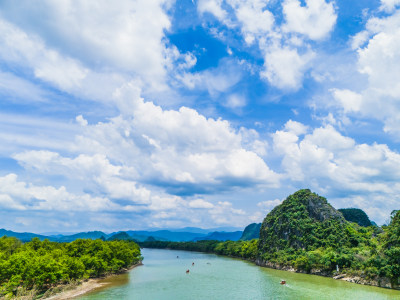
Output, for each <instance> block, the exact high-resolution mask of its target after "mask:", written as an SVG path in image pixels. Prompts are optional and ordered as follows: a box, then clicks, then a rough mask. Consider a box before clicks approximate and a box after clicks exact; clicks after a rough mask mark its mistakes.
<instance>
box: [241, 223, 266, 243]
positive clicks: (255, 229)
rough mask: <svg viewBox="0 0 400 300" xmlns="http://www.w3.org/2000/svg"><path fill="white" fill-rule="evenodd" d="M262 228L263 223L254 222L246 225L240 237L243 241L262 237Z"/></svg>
mask: <svg viewBox="0 0 400 300" xmlns="http://www.w3.org/2000/svg"><path fill="white" fill-rule="evenodd" d="M260 228H261V223H252V224H250V225H248V226H246V228H245V229H244V231H243V234H242V236H241V238H240V239H241V240H242V241H249V240H253V239H258V238H259V237H260Z"/></svg>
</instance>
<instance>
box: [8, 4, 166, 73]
mask: <svg viewBox="0 0 400 300" xmlns="http://www.w3.org/2000/svg"><path fill="white" fill-rule="evenodd" d="M168 5H169V1H165V0H161V1H146V0H138V1H128V0H126V1H125V0H120V1H118V4H116V3H110V2H108V1H86V2H85V3H76V2H74V1H70V0H63V1H57V2H54V1H44V2H43V3H42V4H41V5H40V6H38V5H36V4H34V3H32V2H30V1H19V2H18V3H17V4H16V3H12V4H11V1H3V5H2V11H3V12H2V16H3V17H4V18H6V19H8V20H9V21H11V22H15V23H16V24H17V26H19V27H21V28H23V30H24V31H26V32H30V33H31V32H33V33H39V34H40V35H41V37H42V38H43V39H44V42H45V44H47V45H49V47H50V48H61V47H62V48H63V52H64V54H65V55H66V56H70V57H74V58H75V59H77V60H79V61H83V62H85V64H87V65H88V66H90V68H92V69H97V68H102V67H103V66H104V65H106V66H108V67H109V68H112V69H114V71H115V70H118V71H119V70H124V71H127V72H132V71H133V72H136V73H139V74H140V75H141V76H143V77H145V78H149V76H150V77H153V78H160V77H163V76H165V72H166V70H165V66H166V64H167V62H168V57H166V55H165V54H166V50H167V48H166V45H165V42H164V41H163V38H164V31H165V30H168V29H169V27H170V25H171V24H170V20H169V17H168V15H167V14H166V12H165V7H167V6H168ZM48 24H52V26H49V25H48ZM116 33H117V34H116ZM28 49H29V48H28ZM28 49H27V50H28ZM47 54H49V53H47ZM45 56H46V57H47V56H48V55H45ZM49 60H51V59H49ZM44 71H45V70H44ZM49 71H50V70H49ZM52 72H54V70H52Z"/></svg>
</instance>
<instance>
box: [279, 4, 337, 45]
mask: <svg viewBox="0 0 400 300" xmlns="http://www.w3.org/2000/svg"><path fill="white" fill-rule="evenodd" d="M282 6H283V13H284V15H285V19H286V24H285V25H284V27H283V30H284V31H287V32H297V33H300V34H304V35H306V36H307V37H308V38H310V39H312V40H320V39H323V38H325V37H326V36H327V35H328V34H329V33H330V32H331V31H332V29H333V27H334V25H335V23H336V17H337V16H336V13H335V9H334V7H333V2H331V3H329V2H328V3H327V2H325V0H306V6H302V5H301V2H300V1H298V0H285V2H284V3H283V4H282Z"/></svg>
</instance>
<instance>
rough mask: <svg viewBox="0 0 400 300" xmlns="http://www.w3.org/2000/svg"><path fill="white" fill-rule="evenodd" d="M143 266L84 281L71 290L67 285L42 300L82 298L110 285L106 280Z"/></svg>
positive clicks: (140, 263) (134, 266) (139, 264)
mask: <svg viewBox="0 0 400 300" xmlns="http://www.w3.org/2000/svg"><path fill="white" fill-rule="evenodd" d="M141 265H143V263H142V262H139V263H137V264H135V265H132V266H131V267H129V268H127V269H122V270H121V271H119V272H118V273H115V274H110V275H106V276H104V277H99V278H90V279H88V280H87V281H83V282H81V283H80V284H78V285H77V286H75V287H72V288H71V289H68V285H65V286H64V287H62V288H64V290H62V291H60V292H58V293H56V294H54V295H50V296H48V297H43V298H40V299H44V300H66V299H71V298H76V297H79V296H82V295H84V294H86V293H88V292H91V291H93V290H95V289H98V288H101V287H104V286H107V285H110V284H111V283H109V282H108V283H107V282H102V281H104V280H105V279H109V278H112V277H115V276H119V275H122V274H125V273H128V272H129V271H131V270H132V269H134V268H136V267H138V266H141Z"/></svg>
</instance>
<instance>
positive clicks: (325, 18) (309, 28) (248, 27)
mask: <svg viewBox="0 0 400 300" xmlns="http://www.w3.org/2000/svg"><path fill="white" fill-rule="evenodd" d="M271 5H272V4H271V2H270V1H263V0H252V1H236V0H226V1H215V0H202V1H200V2H199V4H198V11H199V12H200V13H204V12H206V11H207V12H209V13H211V14H213V15H214V16H215V17H216V18H217V19H218V20H219V21H220V22H222V23H223V24H224V25H226V26H227V27H228V28H229V29H231V28H232V29H235V28H240V31H241V34H242V36H243V39H244V41H245V42H246V44H247V45H249V46H250V45H252V44H256V45H257V46H258V48H259V49H260V50H261V52H262V53H263V56H264V67H265V69H264V70H262V71H261V72H260V76H261V78H265V79H266V80H267V81H268V82H269V83H270V84H271V85H272V86H275V87H278V88H280V89H284V90H286V89H287V90H292V91H293V90H298V89H299V88H300V87H301V84H302V81H303V77H304V74H305V73H306V72H307V71H308V70H309V69H310V68H311V67H312V65H311V62H312V60H313V59H314V57H315V55H316V53H315V51H313V49H312V47H311V46H310V44H309V43H308V41H309V40H313V41H318V40H322V39H324V38H325V37H327V36H328V35H329V33H330V32H331V31H332V29H333V28H334V25H335V23H336V18H337V15H336V12H335V9H334V6H333V3H329V2H326V1H324V0H309V1H306V5H305V6H302V5H301V3H300V1H297V0H287V1H284V2H283V3H282V5H281V9H282V14H283V16H284V20H283V21H279V22H281V23H279V22H278V21H277V20H279V19H280V16H279V14H280V12H279V11H277V10H275V11H274V13H273V12H272V11H270V10H269V6H271ZM225 8H226V9H225ZM228 8H229V9H228ZM228 11H231V12H232V13H228Z"/></svg>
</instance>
